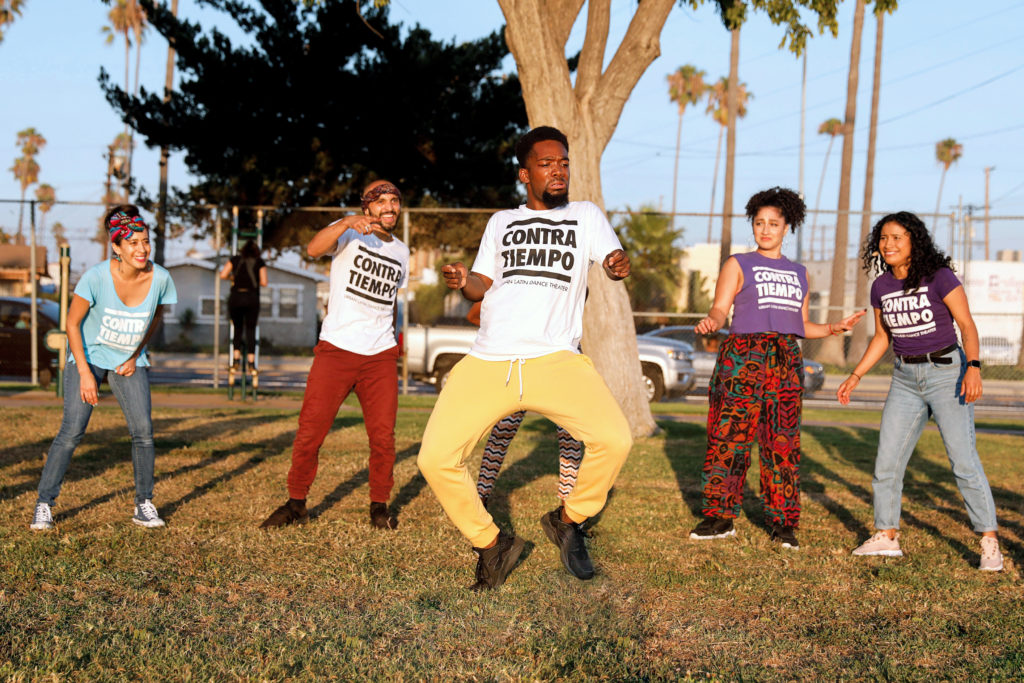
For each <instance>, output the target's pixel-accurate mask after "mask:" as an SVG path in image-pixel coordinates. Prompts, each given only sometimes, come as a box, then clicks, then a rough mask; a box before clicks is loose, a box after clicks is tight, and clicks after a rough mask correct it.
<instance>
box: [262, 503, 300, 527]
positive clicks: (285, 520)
mask: <svg viewBox="0 0 1024 683" xmlns="http://www.w3.org/2000/svg"><path fill="white" fill-rule="evenodd" d="M308 521H309V512H308V511H307V510H306V501H304V500H297V499H295V498H289V499H288V502H287V503H285V504H284V505H282V506H281V507H279V508H277V509H276V510H274V511H273V512H272V513H271V514H270V516H269V517H267V518H266V519H265V520H263V524H260V528H261V529H273V528H275V527H279V526H287V525H289V524H305V523H306V522H308Z"/></svg>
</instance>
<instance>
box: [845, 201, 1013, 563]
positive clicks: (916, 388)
mask: <svg viewBox="0 0 1024 683" xmlns="http://www.w3.org/2000/svg"><path fill="white" fill-rule="evenodd" d="M861 259H862V260H863V262H864V270H866V271H867V272H868V273H872V272H874V273H880V275H879V276H878V278H877V279H876V280H875V281H874V283H873V284H872V285H871V306H872V308H874V310H875V335H874V336H873V337H872V338H871V343H870V344H868V348H867V350H865V351H864V356H863V357H862V358H861V359H860V362H859V363H857V367H855V368H854V369H853V372H852V373H850V377H849V378H848V379H847V380H846V381H845V382H843V383H842V384H841V385H840V386H839V390H838V392H836V396H837V397H838V398H839V402H840V403H842V404H843V405H846V404H848V403H849V402H850V394H851V393H852V392H853V390H854V389H855V388H856V387H857V385H858V384H859V383H860V379H861V377H863V376H864V373H866V372H867V371H868V370H870V369H871V368H872V367H873V366H874V365H875V363H877V362H878V361H879V360H880V359H881V358H882V356H883V355H884V354H885V352H886V350H887V349H888V348H889V343H890V341H891V342H892V350H893V353H894V354H895V356H896V362H895V364H894V366H893V372H892V383H891V384H890V387H889V396H888V398H886V400H885V408H884V409H883V410H882V424H881V426H880V428H879V435H878V456H877V457H876V458H875V477H874V480H873V482H872V487H873V489H874V494H875V496H874V497H875V501H874V502H875V528H876V529H877V532H876V533H875V535H874V536H872V537H871V538H869V539H868V540H867V541H865V542H864V543H862V544H861V545H860V546H858V547H857V548H856V549H855V550H854V551H853V554H854V555H883V556H888V557H902V556H903V550H902V549H901V548H900V542H899V533H898V531H897V530H898V529H899V526H900V503H901V498H902V494H903V474H904V472H906V469H907V462H908V461H909V460H910V456H911V454H912V453H913V452H914V447H915V446H916V445H917V440H918V439H919V438H920V437H921V431H922V430H923V429H924V425H925V423H926V422H927V421H928V416H929V415H932V416H934V418H935V422H936V423H937V424H938V426H939V430H940V431H941V433H942V441H943V444H944V445H945V447H946V455H947V457H948V458H949V462H950V464H951V465H952V466H953V476H954V477H955V478H956V485H957V487H958V488H959V489H960V494H961V495H962V496H963V497H964V503H965V504H966V506H967V514H968V516H969V517H970V519H971V525H972V526H973V527H974V530H975V531H977V532H978V533H980V534H981V535H982V536H981V561H980V563H979V566H978V568H979V569H982V570H985V571H1000V570H1001V569H1002V568H1003V556H1002V553H1000V552H999V540H998V538H997V537H996V508H995V502H994V501H993V499H992V490H991V489H990V488H989V485H988V480H987V479H986V478H985V470H984V469H983V468H982V466H981V459H980V458H979V457H978V450H977V448H976V447H975V443H974V401H976V400H978V399H979V398H981V361H980V360H978V354H979V344H978V328H977V327H975V325H974V319H973V318H972V317H971V311H970V308H969V307H968V305H967V296H966V295H965V294H964V288H963V286H962V285H961V284H960V281H959V280H958V279H957V277H956V275H954V274H953V270H952V268H951V260H950V258H949V257H948V256H946V255H945V254H943V253H942V252H941V251H939V249H938V248H937V247H936V246H935V244H934V243H933V242H932V239H931V235H929V234H928V229H927V228H926V227H925V224H924V223H923V222H922V221H921V219H920V218H918V217H917V216H915V215H914V214H912V213H908V212H906V211H901V212H900V213H894V214H891V215H888V216H886V217H885V218H883V219H882V220H880V221H878V223H876V224H875V227H874V228H873V229H872V230H871V234H870V235H869V236H868V238H867V241H866V242H865V243H864V249H863V252H862V253H861ZM954 321H956V325H957V327H959V328H960V336H961V338H962V339H963V347H961V346H960V345H959V344H958V343H957V338H956V331H955V330H954V329H953V322H954Z"/></svg>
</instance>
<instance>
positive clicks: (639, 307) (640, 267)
mask: <svg viewBox="0 0 1024 683" xmlns="http://www.w3.org/2000/svg"><path fill="white" fill-rule="evenodd" d="M627 210H628V211H630V213H629V214H628V215H627V216H626V217H625V218H624V219H623V220H621V221H619V223H618V224H617V225H616V226H615V231H616V232H617V233H618V235H619V240H620V241H621V242H622V248H623V249H625V250H626V253H627V254H629V258H630V261H631V262H632V266H633V268H632V270H633V272H632V274H631V275H630V276H629V277H628V278H626V280H624V282H625V283H626V289H627V291H628V292H629V300H630V304H631V306H632V308H633V310H634V311H674V310H675V308H676V299H677V297H678V295H679V288H680V286H681V285H682V273H681V271H680V270H679V257H680V256H682V255H683V250H682V248H680V247H679V245H678V244H677V243H678V242H680V241H681V240H682V237H683V228H673V227H672V220H671V218H669V217H668V216H665V215H664V214H661V213H657V209H655V208H654V207H653V206H649V205H645V206H641V207H640V210H639V211H636V212H633V211H631V210H629V209H628V207H627Z"/></svg>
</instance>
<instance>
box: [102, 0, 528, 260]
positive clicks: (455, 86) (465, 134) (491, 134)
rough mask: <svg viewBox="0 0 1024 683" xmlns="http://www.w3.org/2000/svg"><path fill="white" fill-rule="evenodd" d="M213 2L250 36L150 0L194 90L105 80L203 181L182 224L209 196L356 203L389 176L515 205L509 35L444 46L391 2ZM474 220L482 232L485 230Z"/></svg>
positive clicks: (133, 117)
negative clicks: (405, 21)
mask: <svg viewBox="0 0 1024 683" xmlns="http://www.w3.org/2000/svg"><path fill="white" fill-rule="evenodd" d="M206 4H208V5H210V6H211V7H212V8H214V9H217V10H220V11H221V12H224V13H226V14H228V15H230V16H231V18H232V19H233V20H234V21H235V22H236V23H237V25H238V27H239V28H240V29H241V30H242V31H243V32H244V33H245V34H246V37H247V39H248V43H247V44H246V45H244V46H237V45H234V44H232V41H231V40H230V39H229V38H228V37H227V36H225V35H224V34H223V33H221V32H220V31H218V30H217V29H211V30H210V31H204V30H203V28H202V27H201V26H199V25H198V24H196V23H192V22H189V21H185V20H178V19H176V18H175V17H174V16H172V15H171V14H170V12H169V11H167V9H166V8H165V7H164V6H163V5H162V4H161V5H154V4H153V3H152V2H143V6H144V8H145V10H146V13H147V16H148V17H149V20H150V24H151V26H152V27H153V28H154V29H155V30H157V31H158V32H159V33H161V34H162V35H164V36H165V37H167V38H168V39H169V40H170V41H171V42H172V44H173V46H174V47H175V49H176V50H177V54H178V66H179V67H180V69H181V73H182V83H181V87H180V89H179V90H177V91H175V92H174V93H173V94H172V96H171V98H170V101H169V102H167V103H166V104H165V103H164V102H163V101H162V100H163V93H158V92H148V91H147V90H146V89H145V88H143V89H142V90H141V93H140V95H139V97H138V98H136V97H132V96H131V95H130V94H128V93H126V92H125V91H124V90H123V89H122V88H119V87H117V86H116V85H115V84H114V83H113V82H112V79H111V78H110V77H109V76H108V75H107V74H106V73H101V76H100V78H101V81H102V85H103V88H104V90H105V91H106V94H107V98H108V100H109V101H110V103H111V104H112V105H113V106H114V108H115V109H116V110H118V111H119V112H120V113H121V115H122V116H123V117H124V118H125V120H126V121H129V122H130V123H131V124H132V125H133V127H134V128H135V129H136V130H137V131H138V132H139V133H140V134H141V135H143V136H144V138H145V141H146V144H148V145H150V146H158V145H162V144H166V145H168V146H169V147H170V148H171V149H173V150H184V151H185V152H186V157H185V162H186V164H187V165H188V167H189V170H190V171H191V172H192V173H193V174H194V175H196V176H197V177H199V178H200V181H199V182H198V183H197V184H196V185H194V186H192V187H191V188H189V189H188V190H186V191H183V192H182V191H179V192H178V193H177V195H178V196H177V198H176V203H177V204H178V207H177V210H178V214H179V216H180V215H181V213H182V204H183V203H185V204H188V203H196V202H198V201H200V200H202V201H205V202H217V203H224V204H243V205H244V204H248V205H253V204H263V205H274V206H285V207H288V206H292V207H295V206H330V205H333V206H338V205H343V206H357V205H358V203H359V202H358V199H359V191H360V189H361V188H362V187H363V186H364V184H365V183H366V182H368V181H370V180H372V179H374V178H377V177H386V178H388V179H390V180H392V181H394V182H395V183H397V184H398V185H399V187H400V188H401V189H402V191H403V194H404V199H405V202H406V205H407V206H416V205H418V204H420V203H421V202H423V201H424V200H425V199H427V198H430V199H432V200H433V201H435V202H442V203H444V204H446V205H456V206H458V205H463V206H507V205H509V204H514V203H516V202H517V200H518V189H517V187H516V185H515V175H514V173H513V168H512V166H511V165H510V161H511V158H512V146H513V144H514V141H515V139H516V138H517V137H518V135H520V134H521V133H522V131H523V130H524V129H525V126H526V113H525V109H524V106H523V102H522V99H521V95H520V89H519V83H518V80H517V79H516V78H515V77H514V76H509V75H505V74H501V73H499V71H498V69H499V68H500V65H501V61H502V59H504V57H505V56H506V55H507V54H508V49H507V47H506V46H505V42H504V39H503V38H502V35H501V33H500V31H495V32H494V33H492V34H491V35H489V36H487V37H485V38H482V39H480V40H478V41H473V42H466V43H460V44H455V43H454V42H449V43H446V42H438V41H435V40H434V39H433V38H432V37H431V35H430V33H429V32H428V31H426V30H424V29H422V28H421V27H419V26H418V25H417V26H414V27H412V28H411V29H408V30H403V29H402V27H401V26H400V25H392V24H390V23H388V8H387V7H374V6H373V5H374V3H372V2H368V1H367V0H360V2H358V3H356V2H352V1H351V0H348V1H345V2H342V1H341V0H324V1H323V2H318V3H310V4H303V3H298V2H293V1H289V0H260V2H259V3H258V4H257V3H242V2H236V1H234V0H210V1H209V2H208V3H206ZM379 36H383V38H381V37H379ZM172 208H173V207H172ZM321 218H322V217H318V216H317V215H315V214H308V213H307V214H300V213H293V214H292V215H291V216H285V217H284V218H282V217H281V213H280V212H278V213H275V214H271V215H270V216H269V221H268V224H267V225H266V226H265V230H266V231H267V239H268V241H269V243H270V244H271V245H274V244H275V243H276V244H278V245H280V244H282V243H288V242H289V241H290V240H289V239H288V235H294V234H295V231H296V230H301V229H302V228H304V227H305V228H306V229H309V228H311V227H316V226H318V225H322V224H323V223H322V220H321ZM465 222H466V223H468V224H471V225H470V227H471V231H472V232H473V237H474V238H475V239H478V238H479V235H480V233H481V232H482V227H483V223H482V221H481V220H479V219H477V220H475V221H465ZM424 235H425V237H429V234H428V233H426V232H425V231H424ZM455 241H459V240H455Z"/></svg>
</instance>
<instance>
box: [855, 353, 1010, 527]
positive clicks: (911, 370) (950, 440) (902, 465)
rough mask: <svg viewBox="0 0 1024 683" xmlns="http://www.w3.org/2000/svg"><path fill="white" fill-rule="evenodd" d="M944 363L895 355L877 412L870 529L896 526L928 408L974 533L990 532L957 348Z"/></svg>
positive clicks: (992, 518) (989, 508) (992, 520)
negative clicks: (879, 416) (878, 424)
mask: <svg viewBox="0 0 1024 683" xmlns="http://www.w3.org/2000/svg"><path fill="white" fill-rule="evenodd" d="M945 357H947V358H951V359H952V361H953V362H952V363H950V364H949V365H940V364H937V363H913V364H911V363H904V362H902V361H900V360H899V359H898V358H897V359H896V365H895V367H894V368H893V373H892V385H891V386H890V388H889V396H888V398H886V400H885V408H884V409H883V410H882V426H881V431H880V433H879V435H878V457H877V458H876V459H875V477H874V481H873V482H872V486H873V487H874V492H875V528H877V529H898V528H899V526H900V508H901V499H902V495H903V475H904V473H905V472H906V469H907V462H908V461H909V460H910V455H911V453H913V452H914V447H915V446H916V445H917V441H918V439H919V438H920V437H921V432H922V431H923V430H924V426H925V423H926V422H927V421H928V416H929V412H930V414H931V415H932V416H934V417H935V423H936V424H937V425H938V426H939V432H940V433H941V434H942V442H943V444H944V445H945V447H946V456H947V457H948V458H949V462H950V464H951V465H952V466H953V476H954V478H955V479H956V485H957V487H958V488H959V489H960V495H962V496H963V497H964V503H965V504H966V506H967V515H968V516H969V517H970V519H971V525H972V526H973V527H974V530H975V531H977V532H978V533H982V532H985V531H995V530H996V505H995V501H993V500H992V490H991V489H990V488H989V485H988V479H986V478H985V470H984V469H983V468H982V466H981V459H980V458H979V457H978V449H977V448H976V447H975V443H974V404H972V403H966V402H965V401H964V399H963V397H962V396H960V386H961V382H962V381H963V378H964V373H965V372H966V369H967V365H966V358H965V357H964V353H963V350H961V349H957V350H955V351H950V352H949V353H948V354H946V356H945Z"/></svg>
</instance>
